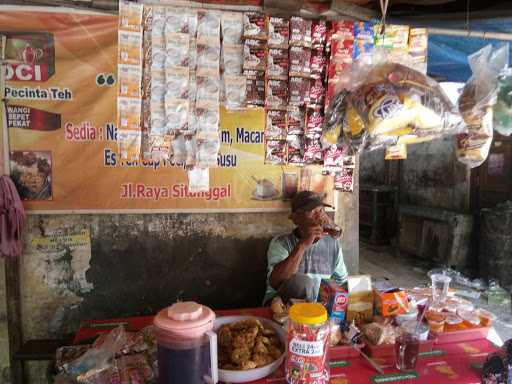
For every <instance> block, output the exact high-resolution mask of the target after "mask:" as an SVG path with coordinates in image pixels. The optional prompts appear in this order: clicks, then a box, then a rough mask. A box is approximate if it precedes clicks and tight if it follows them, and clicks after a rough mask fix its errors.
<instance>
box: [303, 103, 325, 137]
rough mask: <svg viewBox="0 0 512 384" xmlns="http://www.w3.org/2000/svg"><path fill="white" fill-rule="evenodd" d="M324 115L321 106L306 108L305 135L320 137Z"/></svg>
mask: <svg viewBox="0 0 512 384" xmlns="http://www.w3.org/2000/svg"><path fill="white" fill-rule="evenodd" d="M323 122H324V116H323V112H322V108H320V107H316V108H308V109H307V110H306V136H308V137H320V135H321V133H322V124H323Z"/></svg>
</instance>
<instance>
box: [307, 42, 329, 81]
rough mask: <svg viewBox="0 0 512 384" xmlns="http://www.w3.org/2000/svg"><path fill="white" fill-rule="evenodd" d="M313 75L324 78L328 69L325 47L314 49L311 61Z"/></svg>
mask: <svg viewBox="0 0 512 384" xmlns="http://www.w3.org/2000/svg"><path fill="white" fill-rule="evenodd" d="M310 71H311V76H312V77H314V78H320V79H323V77H324V76H325V73H326V71H327V56H326V53H325V51H324V50H323V49H313V51H312V52H311V62H310Z"/></svg>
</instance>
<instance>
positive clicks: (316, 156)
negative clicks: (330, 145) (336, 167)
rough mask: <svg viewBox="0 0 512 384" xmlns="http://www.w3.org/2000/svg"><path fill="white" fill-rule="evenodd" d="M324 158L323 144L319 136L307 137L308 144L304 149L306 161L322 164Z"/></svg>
mask: <svg viewBox="0 0 512 384" xmlns="http://www.w3.org/2000/svg"><path fill="white" fill-rule="evenodd" d="M322 160H323V154H322V145H321V144H320V140H319V139H317V138H314V139H308V138H306V146H305V149H304V163H306V164H320V163H321V162H322Z"/></svg>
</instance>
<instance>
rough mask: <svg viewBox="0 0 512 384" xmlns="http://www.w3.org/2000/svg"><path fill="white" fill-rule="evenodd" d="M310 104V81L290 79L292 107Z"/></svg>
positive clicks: (300, 78)
mask: <svg viewBox="0 0 512 384" xmlns="http://www.w3.org/2000/svg"><path fill="white" fill-rule="evenodd" d="M308 102H309V79H306V78H304V77H290V101H289V104H290V105H298V106H302V105H304V104H305V103H308Z"/></svg>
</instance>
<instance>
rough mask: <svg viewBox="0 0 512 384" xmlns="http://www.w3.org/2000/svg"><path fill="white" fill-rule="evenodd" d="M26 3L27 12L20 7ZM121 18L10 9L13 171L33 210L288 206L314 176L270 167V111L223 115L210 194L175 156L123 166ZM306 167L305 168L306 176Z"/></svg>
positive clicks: (1, 27)
mask: <svg viewBox="0 0 512 384" xmlns="http://www.w3.org/2000/svg"><path fill="white" fill-rule="evenodd" d="M19 9H23V8H19ZM117 25H118V20H117V17H116V16H111V15H101V14H97V13H84V12H71V11H66V12H63V11H60V10H59V11H41V10H39V11H34V10H32V9H31V10H30V11H11V10H7V11H2V12H0V34H4V35H7V46H6V55H7V59H8V65H7V70H6V76H7V82H6V90H5V94H6V98H7V113H6V115H7V118H6V121H4V122H3V124H2V126H4V127H7V129H8V134H9V157H10V168H11V177H12V178H13V180H14V181H15V183H16V186H17V187H18V190H19V192H20V195H21V197H22V199H23V200H24V202H25V206H26V208H27V209H29V210H34V211H50V212H51V211H54V212H55V211H70V210H73V211H83V212H87V211H89V212H91V211H102V210H104V211H123V210H137V211H143V210H160V211H167V210H172V211H181V210H183V211H195V210H215V211H222V210H230V211H244V210H248V211H251V210H258V211H262V210H281V209H284V208H286V207H287V205H286V204H285V203H284V202H283V199H282V198H283V196H285V197H286V196H287V195H291V194H293V193H294V191H296V190H297V188H299V184H300V183H301V182H302V184H304V185H306V184H307V187H309V188H311V187H314V188H315V189H319V190H320V189H324V187H325V185H324V183H325V180H324V179H323V178H321V177H320V178H315V177H316V176H315V172H310V171H309V170H308V172H303V171H302V172H301V171H299V169H296V168H282V167H277V166H272V165H264V164H263V163H264V162H263V156H264V153H263V151H264V146H263V132H264V127H265V121H264V112H263V110H261V109H252V110H248V111H245V112H238V113H228V112H226V111H222V113H221V127H220V128H221V138H222V147H221V154H220V156H219V159H218V164H219V167H218V168H215V169H211V170H210V190H209V192H206V193H205V192H203V193H198V194H192V193H190V192H189V191H188V182H187V176H186V172H185V170H184V169H183V168H180V167H177V166H175V165H173V164H172V163H169V162H163V161H162V162H152V161H140V162H135V163H127V162H122V161H121V160H120V156H119V154H118V147H117V142H116V135H117V129H116V127H115V120H116V87H117V84H116V70H117V63H116V55H117ZM299 173H303V174H306V175H307V177H303V180H300V175H299Z"/></svg>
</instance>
